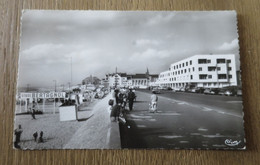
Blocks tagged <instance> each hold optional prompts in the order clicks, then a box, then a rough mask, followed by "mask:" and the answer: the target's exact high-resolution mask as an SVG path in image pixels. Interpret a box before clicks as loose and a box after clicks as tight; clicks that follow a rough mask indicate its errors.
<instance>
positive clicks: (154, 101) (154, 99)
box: [150, 94, 158, 113]
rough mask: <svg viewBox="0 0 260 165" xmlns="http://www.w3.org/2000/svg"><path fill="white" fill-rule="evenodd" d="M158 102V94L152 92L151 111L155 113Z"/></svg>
mask: <svg viewBox="0 0 260 165" xmlns="http://www.w3.org/2000/svg"><path fill="white" fill-rule="evenodd" d="M157 102H158V96H157V95H156V94H152V96H151V102H150V112H153V113H154V112H156V111H157Z"/></svg>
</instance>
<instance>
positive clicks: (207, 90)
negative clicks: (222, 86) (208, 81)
mask: <svg viewBox="0 0 260 165" xmlns="http://www.w3.org/2000/svg"><path fill="white" fill-rule="evenodd" d="M218 91H219V90H218V89H217V88H212V89H210V88H207V89H205V90H204V94H209V95H217V94H218Z"/></svg>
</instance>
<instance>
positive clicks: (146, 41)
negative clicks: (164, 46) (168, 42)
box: [134, 39, 160, 47]
mask: <svg viewBox="0 0 260 165" xmlns="http://www.w3.org/2000/svg"><path fill="white" fill-rule="evenodd" d="M134 44H135V45H136V46H140V47H142V46H150V45H151V46H157V45H159V44H160V42H159V41H157V40H149V39H139V40H136V41H135V42H134Z"/></svg>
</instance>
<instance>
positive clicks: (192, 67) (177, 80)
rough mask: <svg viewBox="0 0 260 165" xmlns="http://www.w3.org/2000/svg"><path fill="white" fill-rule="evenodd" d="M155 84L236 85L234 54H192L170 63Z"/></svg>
mask: <svg viewBox="0 0 260 165" xmlns="http://www.w3.org/2000/svg"><path fill="white" fill-rule="evenodd" d="M157 84H159V85H160V86H169V87H173V88H174V87H188V86H193V87H204V88H221V87H225V86H236V85H237V75H236V64H235V55H234V54H218V55H215V54H214V55H194V56H192V57H189V58H186V59H184V60H181V61H179V62H176V63H173V64H171V66H170V68H169V70H167V71H164V72H161V73H160V74H159V79H158V81H157Z"/></svg>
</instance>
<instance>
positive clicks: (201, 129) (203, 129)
mask: <svg viewBox="0 0 260 165" xmlns="http://www.w3.org/2000/svg"><path fill="white" fill-rule="evenodd" d="M198 131H208V129H206V128H201V127H200V128H198Z"/></svg>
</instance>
